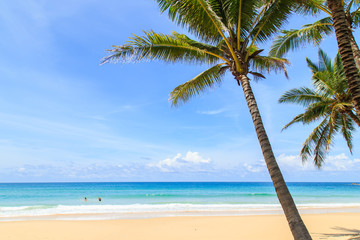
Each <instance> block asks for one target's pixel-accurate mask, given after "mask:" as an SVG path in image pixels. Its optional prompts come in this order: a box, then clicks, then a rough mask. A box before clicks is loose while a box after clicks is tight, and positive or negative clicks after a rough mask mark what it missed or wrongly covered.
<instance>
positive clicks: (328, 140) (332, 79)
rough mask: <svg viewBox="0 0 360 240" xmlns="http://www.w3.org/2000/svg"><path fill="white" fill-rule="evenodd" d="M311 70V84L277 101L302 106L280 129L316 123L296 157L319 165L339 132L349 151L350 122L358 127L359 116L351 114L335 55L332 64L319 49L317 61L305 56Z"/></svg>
mask: <svg viewBox="0 0 360 240" xmlns="http://www.w3.org/2000/svg"><path fill="white" fill-rule="evenodd" d="M306 61H307V64H308V66H309V68H310V69H311V71H312V74H313V75H312V85H313V87H314V89H310V88H307V87H302V88H295V89H291V90H289V91H287V92H286V93H285V94H284V95H282V96H281V98H280V99H279V102H280V103H295V104H299V105H302V106H304V107H306V109H305V111H304V113H301V114H299V115H297V116H296V117H294V119H293V120H292V121H290V122H289V123H288V124H286V126H285V127H284V129H286V128H288V127H289V126H291V125H292V124H294V123H297V122H301V123H303V124H310V123H313V122H320V123H319V125H318V126H316V127H315V129H314V130H313V131H312V132H311V133H310V135H309V137H308V138H307V139H306V140H305V142H304V143H303V147H302V149H301V151H300V156H301V158H302V160H303V161H306V160H307V159H308V158H309V157H310V156H313V157H314V164H315V165H316V166H317V167H319V168H320V167H321V166H322V164H323V162H324V159H325V156H326V154H327V153H328V152H329V149H330V146H331V145H332V143H333V139H334V136H335V135H336V134H337V133H339V132H341V134H342V135H343V137H344V139H345V141H346V143H347V146H348V147H349V150H350V152H352V141H351V140H352V131H354V126H353V124H354V122H355V123H356V124H357V125H358V126H359V127H360V118H359V116H357V115H356V114H354V110H355V109H354V105H353V103H352V98H351V94H350V92H349V88H348V84H347V81H346V77H345V74H344V67H343V65H342V62H341V57H340V55H339V54H337V56H336V57H335V59H334V62H333V63H332V62H331V60H330V58H328V56H327V55H326V54H325V53H324V52H323V51H322V50H319V60H318V63H317V64H316V63H314V62H312V61H311V60H309V59H306Z"/></svg>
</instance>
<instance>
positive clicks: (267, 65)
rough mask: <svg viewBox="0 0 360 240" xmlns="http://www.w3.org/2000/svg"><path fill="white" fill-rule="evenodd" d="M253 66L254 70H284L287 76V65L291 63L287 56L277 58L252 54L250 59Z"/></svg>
mask: <svg viewBox="0 0 360 240" xmlns="http://www.w3.org/2000/svg"><path fill="white" fill-rule="evenodd" d="M249 62H250V65H251V68H252V69H253V70H254V71H257V72H261V73H265V72H266V73H269V72H275V73H276V72H284V74H285V76H286V77H287V70H286V65H290V62H289V61H288V60H287V59H285V58H277V57H271V56H259V55H256V56H254V57H251V56H250V59H249Z"/></svg>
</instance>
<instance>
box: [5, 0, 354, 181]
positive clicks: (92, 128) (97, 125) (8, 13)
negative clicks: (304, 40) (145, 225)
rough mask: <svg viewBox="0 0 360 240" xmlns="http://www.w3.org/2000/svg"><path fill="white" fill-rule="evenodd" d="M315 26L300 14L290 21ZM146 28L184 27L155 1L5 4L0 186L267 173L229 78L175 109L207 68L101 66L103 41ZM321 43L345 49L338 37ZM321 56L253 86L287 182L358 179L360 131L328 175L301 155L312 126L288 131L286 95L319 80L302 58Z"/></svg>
mask: <svg viewBox="0 0 360 240" xmlns="http://www.w3.org/2000/svg"><path fill="white" fill-rule="evenodd" d="M307 22H311V18H305V19H304V18H299V17H293V18H291V21H290V22H289V25H288V28H296V27H298V26H300V25H301V24H305V23H307ZM141 30H154V31H156V32H160V33H170V32H171V31H173V30H175V31H177V32H182V33H186V31H185V30H183V29H181V28H179V27H177V26H175V25H174V24H173V23H172V22H171V21H169V20H168V18H167V16H166V14H160V11H159V9H158V6H157V4H156V3H155V2H154V1H148V0H135V1H113V0H103V1H95V0H86V1H85V0H84V1H82V0H77V1H69V0H64V1H46V0H13V1H1V2H0V36H2V38H1V41H0V50H1V55H0V74H1V80H0V81H1V88H0V132H1V134H0V164H1V165H0V182H33V181H41V182H48V181H269V180H270V179H269V177H268V173H267V170H266V167H265V166H264V163H263V158H262V155H261V151H260V147H259V144H258V142H257V138H256V135H255V131H254V128H253V125H252V121H251V118H250V114H249V112H248V109H247V106H246V103H245V101H244V97H243V93H242V91H241V88H239V87H238V86H237V85H236V83H235V81H234V80H233V78H232V76H231V75H230V74H228V75H226V79H225V81H224V83H223V84H222V86H221V87H219V88H215V89H213V90H210V91H209V92H208V93H206V94H203V95H201V96H199V97H197V98H194V99H192V100H191V101H190V102H189V103H187V104H185V105H182V106H180V107H178V108H173V107H171V105H170V103H169V102H168V97H169V93H170V91H171V90H172V89H173V88H174V87H176V86H177V85H179V84H181V83H183V82H184V81H187V80H189V79H191V78H192V77H194V76H195V75H197V74H198V73H199V72H201V71H202V70H204V69H205V68H206V66H197V65H196V66H194V65H181V64H179V65H170V64H165V63H161V62H151V63H149V62H144V63H137V64H133V63H130V64H106V65H99V63H100V60H101V58H102V57H104V56H106V54H107V53H106V49H110V48H111V46H112V45H121V44H124V43H125V41H126V40H127V39H128V37H129V36H131V34H133V33H135V34H141ZM355 37H356V38H358V32H355ZM268 46H269V45H265V46H261V47H264V48H266V47H268ZM321 47H322V48H323V49H324V50H325V51H326V52H327V53H328V54H329V55H330V56H331V57H333V56H334V55H335V54H336V51H337V46H336V41H335V39H334V38H327V39H326V40H325V41H324V42H323V43H322V45H321ZM316 52H317V49H316V48H314V47H310V46H307V47H306V48H305V47H304V48H303V49H301V50H300V51H297V52H295V53H290V54H289V55H288V58H289V60H290V61H291V62H292V65H291V66H290V67H289V75H290V79H289V80H287V79H285V77H284V76H283V75H267V79H266V80H264V81H260V82H258V83H256V84H253V90H254V93H255V96H256V98H257V101H258V104H259V108H260V111H261V114H262V117H263V121H264V124H265V127H266V129H267V132H268V135H269V137H270V140H271V143H272V146H273V150H274V153H275V155H276V157H277V160H278V162H279V165H280V167H281V169H282V170H283V173H284V176H285V179H286V180H287V181H359V174H358V173H359V170H360V151H359V149H358V147H357V146H359V143H360V142H359V134H358V133H356V134H355V135H354V146H355V147H354V153H353V155H350V154H349V151H348V150H347V148H346V145H345V144H344V141H343V140H342V139H341V138H339V139H336V145H335V146H334V148H333V150H332V151H331V153H330V156H329V157H328V161H327V164H326V165H325V166H324V168H323V169H322V170H320V171H319V170H316V169H315V168H314V167H313V166H312V164H311V162H309V164H305V165H303V164H302V163H301V161H300V159H299V157H298V152H299V150H300V148H301V144H302V142H303V141H304V140H305V138H306V137H307V135H308V134H309V133H310V130H311V127H312V126H307V127H304V126H301V125H298V126H293V127H291V128H289V129H288V130H287V131H283V132H281V129H282V127H283V126H284V125H285V124H286V123H287V122H288V121H290V120H291V119H292V117H293V116H294V115H295V114H297V113H299V112H300V111H301V108H300V107H297V106H294V105H283V104H282V105H280V104H278V103H277V99H278V98H279V96H280V95H281V94H282V93H283V92H285V91H287V90H289V89H291V88H294V87H300V86H309V85H310V77H311V74H310V71H309V69H308V68H307V67H306V63H305V58H306V57H309V58H311V59H312V60H314V61H315V60H316V58H317V55H316V54H317V53H316Z"/></svg>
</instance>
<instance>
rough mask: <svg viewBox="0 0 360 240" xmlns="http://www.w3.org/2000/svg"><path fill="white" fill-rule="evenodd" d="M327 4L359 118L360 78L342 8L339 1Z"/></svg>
mask: <svg viewBox="0 0 360 240" xmlns="http://www.w3.org/2000/svg"><path fill="white" fill-rule="evenodd" d="M327 3H328V6H329V9H330V11H331V13H332V18H333V25H334V28H335V34H336V39H337V42H338V46H339V51H340V55H341V60H342V62H343V65H344V71H345V76H346V79H347V82H348V85H349V90H350V93H351V96H352V98H353V101H354V104H355V109H356V114H357V115H358V116H360V76H359V72H358V69H357V68H356V64H355V60H354V54H353V52H352V49H351V44H350V37H349V31H348V26H347V21H346V16H345V12H344V7H343V6H342V4H341V0H327Z"/></svg>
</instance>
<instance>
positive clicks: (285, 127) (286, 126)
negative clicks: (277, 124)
mask: <svg viewBox="0 0 360 240" xmlns="http://www.w3.org/2000/svg"><path fill="white" fill-rule="evenodd" d="M303 118H304V114H303V113H301V114H299V115H297V116H295V117H294V118H293V120H291V121H290V122H288V123H287V124H286V125H285V126H284V127H283V128H282V129H281V131H283V130H285V129H287V128H288V127H290V126H291V125H293V124H294V123H297V122H303Z"/></svg>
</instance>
